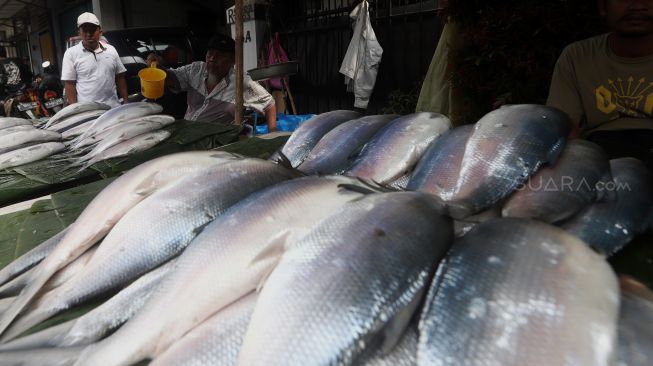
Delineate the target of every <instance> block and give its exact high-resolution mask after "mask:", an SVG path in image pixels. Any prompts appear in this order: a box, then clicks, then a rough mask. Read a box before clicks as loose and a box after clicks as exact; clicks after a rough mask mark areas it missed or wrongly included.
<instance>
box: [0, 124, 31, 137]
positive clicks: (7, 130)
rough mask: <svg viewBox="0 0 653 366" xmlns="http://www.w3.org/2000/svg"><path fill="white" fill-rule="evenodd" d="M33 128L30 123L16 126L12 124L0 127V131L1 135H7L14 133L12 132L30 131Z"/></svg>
mask: <svg viewBox="0 0 653 366" xmlns="http://www.w3.org/2000/svg"><path fill="white" fill-rule="evenodd" d="M35 129H36V127H34V126H33V125H32V124H28V125H18V126H13V127H7V128H3V129H0V133H1V134H2V135H9V134H10V133H14V132H19V131H31V130H35Z"/></svg>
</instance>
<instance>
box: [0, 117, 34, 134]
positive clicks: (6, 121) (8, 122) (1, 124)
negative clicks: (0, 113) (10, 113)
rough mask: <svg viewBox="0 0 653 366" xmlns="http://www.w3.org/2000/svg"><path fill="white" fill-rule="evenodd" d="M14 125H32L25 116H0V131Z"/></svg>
mask: <svg viewBox="0 0 653 366" xmlns="http://www.w3.org/2000/svg"><path fill="white" fill-rule="evenodd" d="M16 126H31V127H34V125H33V124H32V122H31V121H30V120H27V119H25V118H16V117H0V131H2V130H4V129H7V128H10V127H16Z"/></svg>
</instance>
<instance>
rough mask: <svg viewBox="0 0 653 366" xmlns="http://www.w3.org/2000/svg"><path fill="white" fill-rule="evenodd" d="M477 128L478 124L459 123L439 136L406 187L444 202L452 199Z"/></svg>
mask: <svg viewBox="0 0 653 366" xmlns="http://www.w3.org/2000/svg"><path fill="white" fill-rule="evenodd" d="M473 129H474V125H464V126H460V127H456V128H454V129H453V130H450V131H448V132H447V133H445V134H444V135H442V137H440V138H439V139H437V140H436V141H435V142H434V143H433V144H432V145H431V146H430V147H429V148H428V150H427V151H426V152H425V153H424V156H422V158H421V159H420V160H419V163H417V166H416V167H415V170H414V171H413V174H412V175H411V177H410V181H409V182H408V185H407V186H406V189H408V190H410V191H420V192H427V193H431V194H434V195H435V196H437V197H438V198H440V199H441V200H443V201H444V202H447V201H448V200H450V199H451V198H452V197H453V195H454V192H455V189H456V184H457V183H458V176H459V175H460V164H461V163H462V160H463V155H464V154H465V144H466V143H467V139H469V136H470V135H471V134H472V131H473Z"/></svg>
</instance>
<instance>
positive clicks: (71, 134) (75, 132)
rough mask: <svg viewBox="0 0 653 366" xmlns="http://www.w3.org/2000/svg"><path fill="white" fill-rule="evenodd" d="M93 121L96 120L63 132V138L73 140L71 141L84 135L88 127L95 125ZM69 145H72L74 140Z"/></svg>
mask: <svg viewBox="0 0 653 366" xmlns="http://www.w3.org/2000/svg"><path fill="white" fill-rule="evenodd" d="M93 121H95V120H93V119H91V120H88V121H86V122H84V123H82V124H79V125H77V126H75V127H72V128H70V129H68V130H65V131H63V132H62V133H61V137H63V139H64V140H71V139H73V138H75V137H77V136H79V135H81V134H83V133H84V131H86V130H87V129H88V126H90V125H91V123H93ZM68 144H70V145H72V140H71V141H70V142H68ZM82 146H83V145H82Z"/></svg>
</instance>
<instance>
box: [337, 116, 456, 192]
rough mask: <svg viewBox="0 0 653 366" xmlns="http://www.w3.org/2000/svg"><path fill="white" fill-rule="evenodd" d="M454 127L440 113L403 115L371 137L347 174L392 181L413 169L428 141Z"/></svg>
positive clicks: (376, 180)
mask: <svg viewBox="0 0 653 366" xmlns="http://www.w3.org/2000/svg"><path fill="white" fill-rule="evenodd" d="M450 128H451V121H450V120H449V118H447V117H446V116H444V115H442V114H439V113H426V112H420V113H413V114H408V115H405V116H401V117H399V118H397V119H395V120H394V121H392V123H390V124H388V125H387V126H385V127H384V128H383V129H382V130H380V131H379V132H377V133H376V134H375V135H374V136H373V137H372V138H371V139H370V141H368V142H367V143H366V144H365V146H363V149H362V150H361V152H360V154H359V155H358V157H357V158H356V160H354V162H353V163H352V165H351V167H349V169H347V171H346V172H345V174H347V175H349V176H356V177H362V178H367V179H372V180H374V181H375V182H377V183H381V184H387V183H391V182H393V181H395V180H397V179H398V178H400V177H401V176H402V175H404V174H406V173H410V172H411V171H412V169H413V167H415V164H417V162H418V161H419V159H420V158H421V157H422V154H424V152H425V151H426V149H427V148H428V147H429V145H430V144H431V143H432V142H434V141H435V140H436V139H437V138H439V137H440V136H441V135H442V134H444V133H445V132H446V131H448V130H449V129H450Z"/></svg>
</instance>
